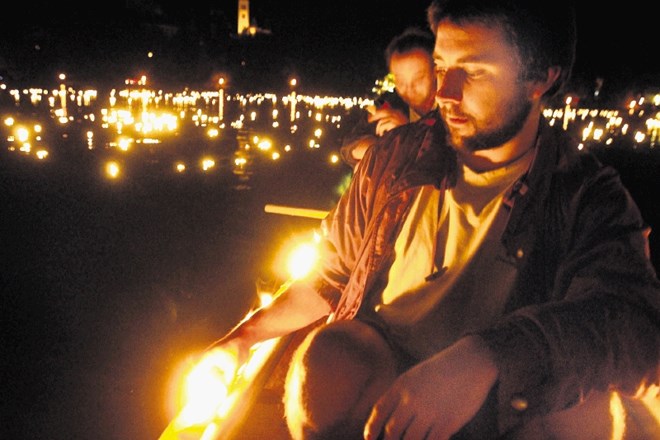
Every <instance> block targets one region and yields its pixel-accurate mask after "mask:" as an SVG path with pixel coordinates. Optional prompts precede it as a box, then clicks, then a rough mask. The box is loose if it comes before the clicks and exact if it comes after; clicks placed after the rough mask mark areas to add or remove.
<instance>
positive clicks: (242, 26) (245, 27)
mask: <svg viewBox="0 0 660 440" xmlns="http://www.w3.org/2000/svg"><path fill="white" fill-rule="evenodd" d="M270 33H271V32H270V29H263V28H260V27H259V26H257V24H256V22H254V23H253V22H252V21H251V20H250V0H238V23H237V25H236V35H238V36H239V37H241V36H248V37H254V36H255V35H257V34H266V35H270Z"/></svg>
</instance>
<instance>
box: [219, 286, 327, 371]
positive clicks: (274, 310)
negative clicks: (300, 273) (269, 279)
mask: <svg viewBox="0 0 660 440" xmlns="http://www.w3.org/2000/svg"><path fill="white" fill-rule="evenodd" d="M330 311H331V309H330V305H329V304H328V303H327V302H326V300H325V299H323V298H322V297H321V296H319V295H318V293H317V292H316V291H315V290H313V289H312V288H311V287H310V286H309V285H308V284H306V283H304V282H303V281H297V282H294V283H293V284H292V285H291V286H290V287H289V288H288V289H286V290H285V291H284V292H282V293H281V294H280V295H278V296H277V297H276V298H275V299H274V300H273V302H272V303H270V304H269V305H268V306H265V307H262V308H259V309H257V310H256V311H254V312H253V313H250V314H248V316H246V317H245V319H243V320H242V321H241V322H240V323H239V324H238V325H236V326H235V327H234V328H233V329H232V330H231V331H230V332H229V333H228V334H227V335H225V336H224V337H223V338H221V339H219V340H218V341H216V342H215V343H213V345H212V346H211V348H220V349H226V350H230V351H231V350H235V352H236V354H237V357H238V362H239V364H241V363H243V362H244V361H245V360H247V357H248V354H249V350H250V347H252V346H253V345H254V344H256V343H258V342H262V341H265V340H267V339H272V338H276V337H280V336H284V335H287V334H289V333H292V332H294V331H296V330H299V329H301V328H303V327H306V326H307V325H310V324H312V323H314V322H316V321H317V320H319V319H321V318H322V317H324V316H327V315H328V314H329V313H330Z"/></svg>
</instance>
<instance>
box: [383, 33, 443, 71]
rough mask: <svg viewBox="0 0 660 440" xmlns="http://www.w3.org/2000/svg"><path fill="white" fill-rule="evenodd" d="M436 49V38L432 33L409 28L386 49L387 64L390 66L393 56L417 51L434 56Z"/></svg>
mask: <svg viewBox="0 0 660 440" xmlns="http://www.w3.org/2000/svg"><path fill="white" fill-rule="evenodd" d="M434 47H435V38H434V37H433V34H432V33H430V32H429V31H427V30H425V29H421V28H418V27H409V28H407V29H406V30H404V31H403V32H402V33H401V34H399V35H397V36H396V37H394V38H393V39H392V40H391V41H390V43H389V44H388V45H387V47H386V48H385V62H386V63H387V66H389V65H390V60H391V59H392V55H394V54H402V53H406V52H410V51H412V50H415V49H422V50H423V51H425V52H427V53H428V54H429V56H433V48H434Z"/></svg>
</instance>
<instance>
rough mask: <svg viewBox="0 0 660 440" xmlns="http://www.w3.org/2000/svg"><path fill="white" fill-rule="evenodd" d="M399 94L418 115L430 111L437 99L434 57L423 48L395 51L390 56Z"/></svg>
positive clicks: (391, 69) (391, 70) (391, 68)
mask: <svg viewBox="0 0 660 440" xmlns="http://www.w3.org/2000/svg"><path fill="white" fill-rule="evenodd" d="M389 67H390V72H392V74H393V75H394V86H395V88H396V92H397V94H398V95H399V96H400V97H401V99H403V101H404V102H405V103H406V104H408V106H409V107H410V108H412V109H413V110H414V111H415V112H416V113H417V114H418V115H423V114H425V113H428V112H429V111H430V110H431V109H432V108H433V104H434V100H435V90H436V85H435V71H434V68H433V59H432V58H431V56H430V55H429V54H428V53H427V52H425V51H424V50H423V49H414V50H412V51H409V52H405V53H395V54H392V56H391V57H390V66H389Z"/></svg>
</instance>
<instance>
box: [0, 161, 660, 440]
mask: <svg viewBox="0 0 660 440" xmlns="http://www.w3.org/2000/svg"><path fill="white" fill-rule="evenodd" d="M601 156H602V158H603V160H604V161H606V162H608V163H612V164H613V165H615V166H616V167H617V168H619V169H620V171H621V173H622V178H623V180H624V182H625V183H626V184H627V185H628V186H629V188H630V190H631V192H632V193H633V195H634V197H635V198H636V200H637V201H638V203H639V205H640V208H641V209H642V211H643V212H644V215H645V217H646V219H647V221H648V222H649V224H651V226H652V227H653V228H654V233H653V234H652V235H651V239H652V253H653V255H654V263H655V265H656V267H658V254H660V242H659V240H658V237H657V235H658V234H660V232H659V231H660V213H659V212H658V211H659V210H658V208H657V207H658V206H660V205H658V202H659V201H660V200H659V199H660V196H658V190H659V189H660V186H659V185H658V177H657V175H658V174H657V173H658V171H659V170H660V167H659V165H660V160H659V159H658V156H660V155H659V154H657V153H653V154H651V153H642V152H637V153H630V152H627V153H625V154H624V153H621V152H620V151H619V150H616V149H612V150H608V151H607V152H603V153H602V154H601ZM2 159H3V162H2V166H1V167H0V171H1V173H0V202H1V203H2V205H1V206H2V208H1V209H2V222H1V228H2V229H1V235H0V240H1V242H0V243H1V245H2V258H3V260H2V266H1V267H2V277H1V281H2V284H1V288H2V291H1V295H2V296H1V298H2V303H1V304H2V315H1V316H2V328H3V330H2V338H3V343H2V348H3V351H2V353H1V356H2V364H3V365H2V370H1V371H2V393H1V395H2V396H3V398H2V411H1V414H2V423H1V428H0V430H1V431H0V438H3V439H155V438H158V436H159V435H160V433H161V432H162V430H163V429H164V428H165V426H166V425H167V423H168V422H169V417H171V416H172V414H171V413H170V412H168V410H167V408H166V407H167V402H166V401H167V388H168V383H169V381H170V379H171V377H172V376H173V374H174V373H175V371H176V368H177V367H178V365H180V363H181V361H182V360H183V359H184V358H185V357H186V356H187V355H189V354H192V353H195V352H197V351H199V350H201V349H202V348H204V347H205V346H206V345H208V343H209V342H210V341H212V340H213V339H214V338H216V337H219V336H221V335H222V334H223V333H224V332H225V331H226V330H228V329H229V328H230V327H231V326H232V325H233V324H235V323H236V322H237V320H238V319H240V318H241V317H242V316H243V315H244V314H245V313H246V312H247V311H248V310H249V309H250V308H251V307H252V306H253V305H254V304H255V301H256V297H255V282H256V280H258V279H265V280H270V278H269V277H272V276H273V275H272V273H271V272H270V270H271V269H270V267H271V262H272V256H273V255H274V254H275V253H276V252H277V250H278V249H279V247H280V245H281V244H282V243H283V242H284V241H285V240H286V239H287V238H288V237H290V236H292V235H293V234H296V233H297V232H299V231H303V230H312V229H314V228H315V227H316V226H317V225H318V222H317V221H316V220H309V219H299V218H295V217H287V216H280V215H275V214H268V213H265V212H264V209H263V208H264V205H265V204H266V203H275V204H283V205H294V206H303V207H308V208H315V209H328V208H329V207H331V206H332V204H333V203H334V202H335V201H336V199H337V198H338V195H337V193H336V187H337V186H338V185H339V183H340V181H341V180H342V178H343V177H345V176H346V175H347V173H348V172H349V170H348V169H347V168H346V167H344V166H339V167H328V166H327V163H326V162H325V161H324V160H323V159H321V158H320V157H315V156H314V153H306V154H305V155H303V156H302V157H298V158H296V159H286V160H282V161H281V162H279V163H277V164H273V165H271V166H268V167H264V168H262V169H260V170H257V171H256V172H255V174H254V175H253V176H252V178H251V179H250V180H249V181H248V182H240V181H238V179H237V177H236V176H234V175H233V174H232V173H231V172H224V173H217V174H214V175H212V176H211V175H208V176H202V175H194V176H186V177H185V178H182V179H179V178H176V179H173V178H164V177H162V176H157V175H147V176H143V177H142V178H139V179H134V180H131V181H123V182H112V183H110V182H107V181H104V180H102V179H99V178H98V176H97V175H96V174H93V173H88V172H84V171H81V169H80V168H77V167H76V166H72V165H67V166H64V165H62V166H60V167H57V166H56V167H50V168H48V167H43V166H41V164H34V163H29V164H28V163H23V162H20V161H15V160H14V159H8V158H5V157H3V158H2ZM81 166H82V165H81ZM239 184H240V185H239ZM245 184H247V185H245ZM241 185H242V186H241ZM246 186H247V187H246ZM248 187H249V188H248ZM237 188H242V189H237ZM656 249H657V250H656Z"/></svg>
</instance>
